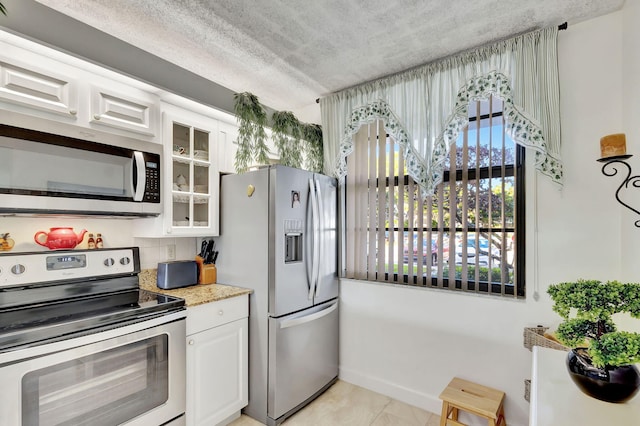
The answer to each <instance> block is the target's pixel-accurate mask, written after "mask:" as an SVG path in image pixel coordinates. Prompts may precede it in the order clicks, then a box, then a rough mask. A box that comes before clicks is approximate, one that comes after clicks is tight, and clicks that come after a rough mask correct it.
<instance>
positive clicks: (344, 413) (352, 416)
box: [231, 380, 440, 426]
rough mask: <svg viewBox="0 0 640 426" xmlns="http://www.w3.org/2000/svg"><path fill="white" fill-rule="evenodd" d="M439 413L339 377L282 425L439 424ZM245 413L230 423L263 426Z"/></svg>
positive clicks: (240, 425)
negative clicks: (397, 399) (344, 380)
mask: <svg viewBox="0 0 640 426" xmlns="http://www.w3.org/2000/svg"><path fill="white" fill-rule="evenodd" d="M439 424H440V416H439V415H437V414H433V413H430V412H428V411H425V410H422V409H420V408H417V407H413V406H411V405H408V404H405V403H403V402H400V401H396V400H394V399H391V398H389V397H388V396H384V395H381V394H379V393H375V392H372V391H370V390H367V389H364V388H361V387H359V386H356V385H352V384H350V383H347V382H343V381H341V380H338V381H337V382H336V383H335V384H334V385H333V386H331V387H330V388H329V389H327V391H326V392H324V393H323V394H322V395H320V396H319V397H318V398H317V399H316V400H315V401H313V402H312V403H311V404H309V405H308V406H306V407H305V408H304V409H302V410H301V411H299V412H298V413H296V414H295V415H293V416H292V417H291V418H289V419H287V420H286V421H285V422H284V423H283V426H340V425H349V426H438V425H439ZM260 425H262V423H260V422H257V421H255V420H254V419H252V418H251V417H248V416H245V415H244V414H243V415H242V416H241V417H240V418H239V419H237V420H235V421H234V422H233V423H231V426H260Z"/></svg>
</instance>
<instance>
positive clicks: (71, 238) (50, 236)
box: [33, 228, 87, 250]
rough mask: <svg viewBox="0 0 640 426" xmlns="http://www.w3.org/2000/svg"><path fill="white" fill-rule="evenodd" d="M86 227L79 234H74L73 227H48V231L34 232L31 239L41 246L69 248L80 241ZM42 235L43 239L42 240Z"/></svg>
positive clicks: (52, 248) (53, 248) (54, 248)
mask: <svg viewBox="0 0 640 426" xmlns="http://www.w3.org/2000/svg"><path fill="white" fill-rule="evenodd" d="M86 232H87V230H86V229H83V230H82V231H80V234H78V235H76V234H75V232H73V228H49V233H46V232H44V231H38V232H36V235H34V236H33V240H34V241H35V242H36V243H38V244H40V245H41V246H44V247H48V248H50V249H51V250H56V249H71V248H74V247H75V246H77V245H78V244H80V243H81V242H82V239H83V238H84V234H85V233H86ZM43 235H44V237H45V240H44V242H43V241H42V236H43Z"/></svg>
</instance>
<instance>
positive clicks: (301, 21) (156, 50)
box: [37, 0, 635, 123]
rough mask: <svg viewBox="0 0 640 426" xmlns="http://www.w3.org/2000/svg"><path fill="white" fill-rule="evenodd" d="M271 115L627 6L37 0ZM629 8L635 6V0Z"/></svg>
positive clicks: (510, 0) (602, 0) (550, 1)
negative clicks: (257, 103) (248, 95)
mask: <svg viewBox="0 0 640 426" xmlns="http://www.w3.org/2000/svg"><path fill="white" fill-rule="evenodd" d="M37 1H38V2H39V3H42V4H43V5H46V6H48V7H50V8H52V9H55V10H57V11H59V12H61V13H64V14H66V15H69V16H71V17H72V18H75V19H78V20H80V21H82V22H84V23H86V24H88V25H90V26H93V27H95V28H97V29H99V30H101V31H104V32H106V33H108V34H110V35H112V36H114V37H117V38H119V39H121V40H123V41H125V42H127V43H130V44H133V45H135V46H137V47H139V48H141V49H143V50H145V51H148V52H150V53H152V54H154V55H156V56H159V57H161V58H163V59H165V60H167V61H169V62H172V63H174V64H176V65H179V66H181V67H183V68H185V69H187V70H189V71H191V72H194V73H196V74H199V75H201V76H203V77H205V78H207V79H209V80H211V81H214V82H216V83H218V84H220V85H222V86H225V87H227V88H229V89H230V90H233V91H236V92H242V91H249V92H252V93H254V94H255V95H257V96H258V97H259V98H260V100H261V102H262V103H263V104H265V105H268V106H269V107H271V108H273V109H276V110H281V111H284V110H288V111H293V112H294V113H295V114H296V116H297V117H298V118H300V119H301V120H303V121H308V122H317V123H319V122H320V109H319V106H318V105H317V104H316V103H315V99H316V98H319V97H322V96H325V95H327V94H329V93H332V92H335V91H338V90H341V89H344V88H347V87H351V86H354V85H357V84H360V83H363V82H366V81H370V80H373V79H376V78H379V77H383V76H385V75H389V74H393V73H397V72H400V71H403V70H406V69H409V68H412V67H415V66H418V65H422V64H425V63H428V62H430V61H433V60H435V59H438V58H443V57H446V56H448V55H451V54H454V53H457V52H460V51H463V50H466V49H469V48H472V47H476V46H480V45H483V44H487V43H489V42H491V41H494V40H499V39H502V38H507V37H510V36H513V35H516V34H520V33H523V32H526V31H529V30H533V29H537V28H542V27H546V26H550V25H558V24H561V23H563V22H565V21H567V22H569V25H571V24H574V23H577V22H580V21H583V20H586V19H590V18H593V17H596V16H600V15H603V14H606V13H609V12H613V11H615V10H618V9H620V8H621V7H622V6H623V4H624V0H367V1H362V0H342V1H339V0H315V1H300V0H298V1H296V0H258V1H255V0H254V1H250V0H83V1H77V0H37ZM634 1H635V0H634Z"/></svg>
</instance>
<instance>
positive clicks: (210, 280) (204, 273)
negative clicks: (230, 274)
mask: <svg viewBox="0 0 640 426" xmlns="http://www.w3.org/2000/svg"><path fill="white" fill-rule="evenodd" d="M196 263H197V264H198V271H199V273H198V284H215V283H216V280H217V279H218V270H217V269H216V265H215V264H213V263H208V264H205V263H204V259H202V257H200V256H196Z"/></svg>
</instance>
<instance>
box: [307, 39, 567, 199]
mask: <svg viewBox="0 0 640 426" xmlns="http://www.w3.org/2000/svg"><path fill="white" fill-rule="evenodd" d="M557 35H558V29H557V27H553V28H547V29H542V30H539V31H534V32H531V33H527V34H524V35H520V36H517V37H514V38H512V39H509V40H505V41H501V42H498V43H495V44H492V45H489V46H485V47H482V48H479V49H476V50H473V51H470V52H466V53H463V54H460V55H457V56H453V57H450V58H447V59H444V60H442V61H438V62H434V63H430V64H427V65H424V66H422V67H419V68H416V69H412V70H409V71H406V72H403V73H400V74H396V75H393V76H390V77H387V78H383V79H380V80H376V81H373V82H370V83H366V84H363V85H361V86H357V87H355V88H351V89H347V90H344V91H342V92H338V93H335V94H332V95H330V96H327V97H325V98H322V99H320V108H321V112H322V127H323V142H324V162H325V173H327V174H331V175H334V176H336V177H337V178H338V179H340V180H342V179H344V176H345V175H346V172H347V167H346V158H347V157H348V156H349V154H351V153H352V152H353V149H354V144H353V136H354V135H355V134H356V133H357V131H358V129H359V128H360V126H362V125H363V124H368V123H371V122H373V121H374V120H377V119H381V120H383V121H384V123H385V129H386V131H387V132H388V133H389V134H390V135H391V136H392V137H393V138H394V139H395V140H396V141H397V142H398V143H399V144H400V145H401V146H402V148H403V149H404V156H405V163H406V165H407V172H408V173H409V175H410V176H411V177H412V178H413V179H414V180H415V181H416V182H417V183H418V185H420V187H421V190H422V194H423V196H425V197H426V196H428V195H431V194H433V193H434V190H435V187H436V186H437V185H438V184H439V183H440V182H442V176H443V164H444V161H445V158H446V156H447V152H448V149H449V146H450V145H451V144H452V143H455V141H456V138H457V136H458V132H459V131H460V130H462V129H463V128H464V126H465V125H466V124H467V123H468V104H469V102H471V101H476V100H485V99H487V98H488V97H489V96H490V95H493V96H497V97H499V98H500V99H502V101H503V102H504V109H503V114H504V117H505V121H506V126H507V132H508V134H509V136H510V137H511V138H512V139H513V140H514V141H515V142H516V143H518V144H521V145H524V146H526V147H527V148H530V149H531V150H533V151H535V157H536V168H537V169H538V170H540V171H541V172H542V173H544V174H545V175H548V176H549V177H551V179H553V181H554V182H557V183H561V182H562V164H561V161H560V90H559V85H558V61H557Z"/></svg>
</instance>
